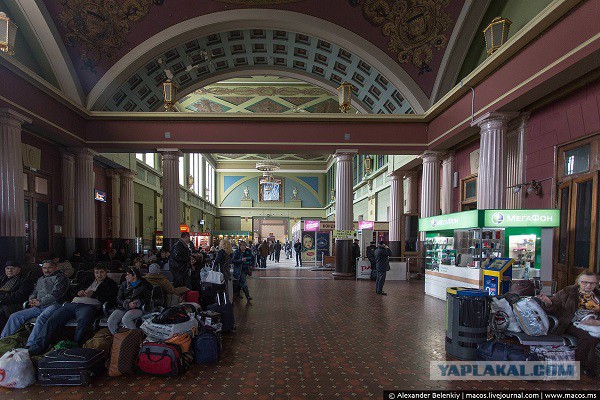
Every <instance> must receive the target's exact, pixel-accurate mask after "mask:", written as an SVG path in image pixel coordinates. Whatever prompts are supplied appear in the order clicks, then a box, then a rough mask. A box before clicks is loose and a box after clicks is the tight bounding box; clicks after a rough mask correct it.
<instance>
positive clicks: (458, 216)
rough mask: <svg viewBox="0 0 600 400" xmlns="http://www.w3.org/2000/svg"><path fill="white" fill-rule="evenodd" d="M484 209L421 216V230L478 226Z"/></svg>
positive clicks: (443, 229)
mask: <svg viewBox="0 0 600 400" xmlns="http://www.w3.org/2000/svg"><path fill="white" fill-rule="evenodd" d="M482 214H483V211H480V210H471V211H463V212H459V213H454V214H445V215H437V216H435V217H429V218H420V219H419V231H421V232H431V231H445V230H454V229H467V228H477V227H479V226H480V225H479V223H480V221H481V217H482Z"/></svg>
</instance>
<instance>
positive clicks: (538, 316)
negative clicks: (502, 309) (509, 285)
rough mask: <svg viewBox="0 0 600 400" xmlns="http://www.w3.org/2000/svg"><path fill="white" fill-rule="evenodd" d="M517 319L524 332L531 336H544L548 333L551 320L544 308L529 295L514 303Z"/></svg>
mask: <svg viewBox="0 0 600 400" xmlns="http://www.w3.org/2000/svg"><path fill="white" fill-rule="evenodd" d="M513 309H514V311H515V316H516V317H517V321H518V322H519V325H520V326H521V329H523V332H525V333H526V334H528V335H529V336H544V335H547V334H548V329H549V328H550V321H549V320H548V316H547V315H546V312H545V311H544V309H543V308H542V307H541V306H540V305H539V304H538V303H537V302H536V301H535V300H534V299H533V298H532V297H527V298H523V299H521V300H519V301H518V302H516V303H515V304H514V305H513Z"/></svg>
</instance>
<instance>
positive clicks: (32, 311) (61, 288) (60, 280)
mask: <svg viewBox="0 0 600 400" xmlns="http://www.w3.org/2000/svg"><path fill="white" fill-rule="evenodd" d="M42 271H43V272H44V276H42V277H41V278H40V279H38V281H37V283H36V284H35V288H34V289H33V293H31V295H30V296H29V306H30V307H31V308H28V309H26V310H21V311H19V312H16V313H14V314H12V315H11V316H10V318H8V322H7V323H6V326H5V327H4V330H3V331H2V335H1V337H2V338H5V337H7V336H10V335H12V334H14V333H15V332H16V331H17V330H18V329H19V328H20V327H21V326H22V325H23V324H24V323H25V322H27V321H28V320H30V319H32V318H37V319H36V320H35V326H34V327H33V331H31V334H30V335H29V339H27V347H29V346H31V345H32V344H33V339H34V338H35V337H36V336H37V335H38V334H39V332H40V331H41V330H42V328H43V327H44V324H45V323H46V321H47V320H48V319H49V318H50V316H51V315H52V314H53V313H54V312H55V311H56V310H58V309H59V308H60V306H61V304H62V302H63V301H64V299H65V297H66V296H67V293H68V291H69V278H67V276H66V275H65V274H64V273H63V272H62V271H59V269H58V265H57V264H56V263H55V262H54V261H50V260H47V261H44V263H43V264H42Z"/></svg>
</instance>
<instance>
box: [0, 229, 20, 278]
mask: <svg viewBox="0 0 600 400" xmlns="http://www.w3.org/2000/svg"><path fill="white" fill-rule="evenodd" d="M0 249H2V251H0V268H2V270H3V271H4V264H5V263H6V262H7V261H8V260H13V261H17V262H20V263H22V262H24V261H25V237H24V236H0Z"/></svg>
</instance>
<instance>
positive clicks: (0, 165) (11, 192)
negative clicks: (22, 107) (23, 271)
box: [0, 108, 31, 267]
mask: <svg viewBox="0 0 600 400" xmlns="http://www.w3.org/2000/svg"><path fill="white" fill-rule="evenodd" d="M25 123H31V120H30V119H28V118H27V117H25V116H23V115H21V114H19V113H17V112H15V111H13V110H11V109H6V108H2V109H0V249H2V250H1V251H0V265H1V266H2V267H3V266H4V263H5V262H6V261H7V260H16V261H19V262H22V261H23V260H24V258H25V208H24V203H25V197H24V193H23V190H24V188H23V150H22V145H21V127H22V125H23V124H25ZM30 232H31V231H30Z"/></svg>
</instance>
